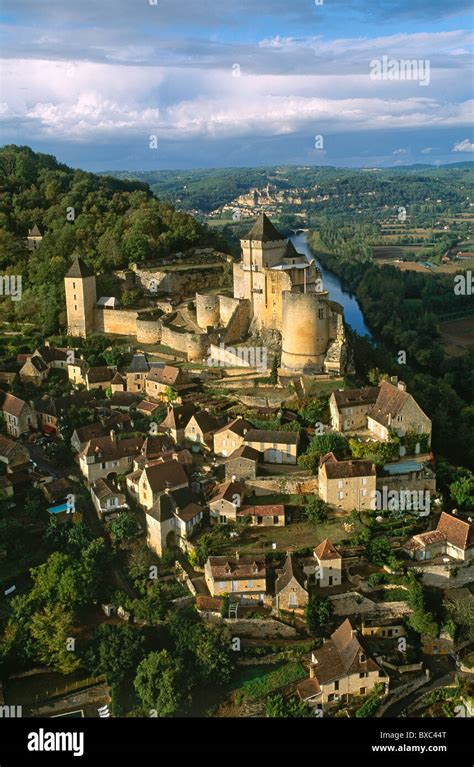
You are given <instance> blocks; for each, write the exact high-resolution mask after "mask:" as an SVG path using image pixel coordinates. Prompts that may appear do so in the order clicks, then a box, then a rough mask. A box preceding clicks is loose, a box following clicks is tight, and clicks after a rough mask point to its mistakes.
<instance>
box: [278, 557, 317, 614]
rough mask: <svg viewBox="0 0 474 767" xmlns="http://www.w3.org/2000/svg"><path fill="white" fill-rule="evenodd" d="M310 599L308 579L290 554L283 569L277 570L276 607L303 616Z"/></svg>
mask: <svg viewBox="0 0 474 767" xmlns="http://www.w3.org/2000/svg"><path fill="white" fill-rule="evenodd" d="M308 599H309V595H308V589H307V578H306V577H305V574H304V572H303V570H302V569H301V568H300V566H299V564H298V562H297V561H296V559H295V557H294V556H293V555H292V554H288V556H287V557H286V559H285V564H284V565H283V567H282V568H281V569H279V570H277V579H276V581H275V607H276V609H277V610H285V611H289V610H291V611H293V612H296V613H298V614H302V613H303V612H304V608H305V607H306V605H307V604H308Z"/></svg>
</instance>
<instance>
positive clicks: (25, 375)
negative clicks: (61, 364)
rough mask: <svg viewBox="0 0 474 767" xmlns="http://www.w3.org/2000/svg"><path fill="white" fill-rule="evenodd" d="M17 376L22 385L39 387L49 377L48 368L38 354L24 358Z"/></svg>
mask: <svg viewBox="0 0 474 767" xmlns="http://www.w3.org/2000/svg"><path fill="white" fill-rule="evenodd" d="M18 375H19V376H20V381H21V382H22V383H24V384H27V385H28V384H30V385H32V386H41V385H42V384H43V383H44V381H46V379H47V377H48V375H49V367H48V366H47V364H46V362H45V361H44V360H43V359H42V358H41V357H40V356H39V355H38V354H33V355H32V356H31V357H30V356H28V357H27V358H26V360H25V362H24V364H23V365H22V367H21V368H20V371H19V373H18Z"/></svg>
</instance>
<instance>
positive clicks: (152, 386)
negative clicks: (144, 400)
mask: <svg viewBox="0 0 474 767" xmlns="http://www.w3.org/2000/svg"><path fill="white" fill-rule="evenodd" d="M193 386H194V384H192V383H191V381H190V380H189V376H188V374H187V373H186V372H185V371H184V370H182V369H181V368H177V367H174V366H173V365H164V366H163V367H161V368H153V369H152V370H150V372H149V373H148V375H147V377H146V380H145V391H146V395H147V397H151V398H152V399H155V400H158V401H159V402H167V401H168V396H167V392H168V391H169V390H171V392H172V393H173V395H174V397H175V398H176V399H177V400H179V401H180V399H181V397H182V395H183V394H184V393H185V392H188V391H189V390H190V388H191V389H192V388H193Z"/></svg>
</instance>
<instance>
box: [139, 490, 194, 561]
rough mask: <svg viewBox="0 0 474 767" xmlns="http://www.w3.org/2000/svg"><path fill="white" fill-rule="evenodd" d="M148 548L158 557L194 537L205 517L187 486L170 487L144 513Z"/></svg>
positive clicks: (183, 544) (182, 545) (181, 545)
mask: <svg viewBox="0 0 474 767" xmlns="http://www.w3.org/2000/svg"><path fill="white" fill-rule="evenodd" d="M145 518H146V526H147V545H148V547H149V548H150V549H152V551H154V552H155V553H156V554H157V555H158V556H159V557H161V556H163V553H164V552H165V550H166V549H170V548H174V547H176V546H180V547H181V548H183V547H184V546H185V542H186V541H187V540H188V539H189V538H190V537H191V536H192V534H193V533H194V531H195V529H196V528H197V527H198V525H199V524H200V523H201V521H202V518H203V509H202V506H201V505H200V503H199V502H198V497H197V496H195V494H194V493H192V492H191V490H190V489H189V488H188V487H184V488H181V489H177V490H170V489H169V488H167V489H166V490H165V492H164V493H162V494H161V495H159V496H158V498H157V499H156V501H155V503H154V504H153V506H152V507H151V508H150V509H146V512H145Z"/></svg>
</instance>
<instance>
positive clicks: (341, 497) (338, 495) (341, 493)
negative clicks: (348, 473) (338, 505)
mask: <svg viewBox="0 0 474 767" xmlns="http://www.w3.org/2000/svg"><path fill="white" fill-rule="evenodd" d="M337 497H338V498H339V500H340V501H342V499H343V498H344V493H343V491H342V490H340V491H339V493H338V494H337Z"/></svg>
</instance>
